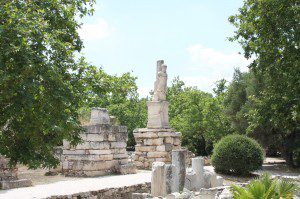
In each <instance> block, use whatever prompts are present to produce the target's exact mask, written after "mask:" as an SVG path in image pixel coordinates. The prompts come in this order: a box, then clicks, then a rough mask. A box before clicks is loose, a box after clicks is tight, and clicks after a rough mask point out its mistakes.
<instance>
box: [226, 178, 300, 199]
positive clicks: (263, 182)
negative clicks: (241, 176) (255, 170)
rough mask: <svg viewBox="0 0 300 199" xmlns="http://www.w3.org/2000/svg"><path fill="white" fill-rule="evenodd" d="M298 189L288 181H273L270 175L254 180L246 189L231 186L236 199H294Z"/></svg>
mask: <svg viewBox="0 0 300 199" xmlns="http://www.w3.org/2000/svg"><path fill="white" fill-rule="evenodd" d="M298 189H299V187H298V185H297V184H296V183H294V182H291V181H288V180H276V179H275V180H272V178H271V176H270V174H268V173H265V174H263V175H262V176H261V177H260V178H259V179H257V180H252V181H251V182H250V183H249V184H248V185H247V186H246V187H245V188H243V187H239V186H236V185H231V192H232V194H233V198H234V199H244V198H263V199H274V198H286V199H292V198H293V197H294V194H295V193H296V191H297V190H298Z"/></svg>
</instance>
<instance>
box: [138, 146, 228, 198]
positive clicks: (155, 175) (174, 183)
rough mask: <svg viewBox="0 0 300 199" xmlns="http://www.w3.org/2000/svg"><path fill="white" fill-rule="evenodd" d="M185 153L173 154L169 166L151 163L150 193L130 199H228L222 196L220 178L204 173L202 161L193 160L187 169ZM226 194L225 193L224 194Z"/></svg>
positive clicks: (199, 158) (177, 151)
mask: <svg viewBox="0 0 300 199" xmlns="http://www.w3.org/2000/svg"><path fill="white" fill-rule="evenodd" d="M186 155H187V150H185V149H179V150H173V151H172V164H165V163H164V162H154V163H153V165H152V177H151V194H148V193H135V194H133V199H144V198H167V199H171V198H172V199H173V198H174V199H175V198H187V199H189V198H199V199H200V198H205V199H210V198H213V199H215V198H220V199H221V198H223V199H225V198H230V197H225V193H224V194H223V195H222V194H221V193H222V192H223V190H224V189H225V187H223V178H222V177H220V176H217V175H216V174H215V173H213V172H209V171H206V170H204V164H205V161H204V158H202V157H195V158H192V167H191V168H186V161H185V160H186ZM224 192H225V191H224Z"/></svg>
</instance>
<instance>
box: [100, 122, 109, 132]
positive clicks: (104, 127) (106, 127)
mask: <svg viewBox="0 0 300 199" xmlns="http://www.w3.org/2000/svg"><path fill="white" fill-rule="evenodd" d="M100 132H101V133H102V132H104V133H112V126H111V125H110V124H101V125H100Z"/></svg>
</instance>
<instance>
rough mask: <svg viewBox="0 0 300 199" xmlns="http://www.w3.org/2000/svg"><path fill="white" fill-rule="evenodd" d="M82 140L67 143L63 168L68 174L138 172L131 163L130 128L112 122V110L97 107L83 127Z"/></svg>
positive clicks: (96, 174)
mask: <svg viewBox="0 0 300 199" xmlns="http://www.w3.org/2000/svg"><path fill="white" fill-rule="evenodd" d="M83 127H84V128H85V131H84V132H82V133H81V134H80V136H81V138H82V141H83V142H82V143H80V144H78V145H77V146H71V145H70V143H69V142H68V141H66V140H64V142H63V154H62V161H63V162H62V170H63V172H64V173H65V174H66V175H67V176H101V175H107V174H111V173H121V174H127V173H132V172H135V169H134V168H133V167H134V165H132V164H131V165H128V164H127V163H128V154H127V151H126V142H127V140H128V134H127V127H126V126H118V125H114V124H111V122H110V117H109V114H108V111H107V110H106V109H103V108H93V109H92V111H91V120H90V124H88V125H86V126H83Z"/></svg>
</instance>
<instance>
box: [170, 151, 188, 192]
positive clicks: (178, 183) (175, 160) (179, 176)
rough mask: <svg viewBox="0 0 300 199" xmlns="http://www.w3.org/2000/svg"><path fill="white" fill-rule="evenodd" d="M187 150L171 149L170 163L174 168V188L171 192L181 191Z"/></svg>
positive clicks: (183, 182)
mask: <svg viewBox="0 0 300 199" xmlns="http://www.w3.org/2000/svg"><path fill="white" fill-rule="evenodd" d="M186 155H187V150H186V149H178V150H173V151H172V164H173V165H174V166H175V168H176V174H175V184H174V190H172V192H181V191H182V190H183V188H184V184H185V174H186V165H185V160H186Z"/></svg>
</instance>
